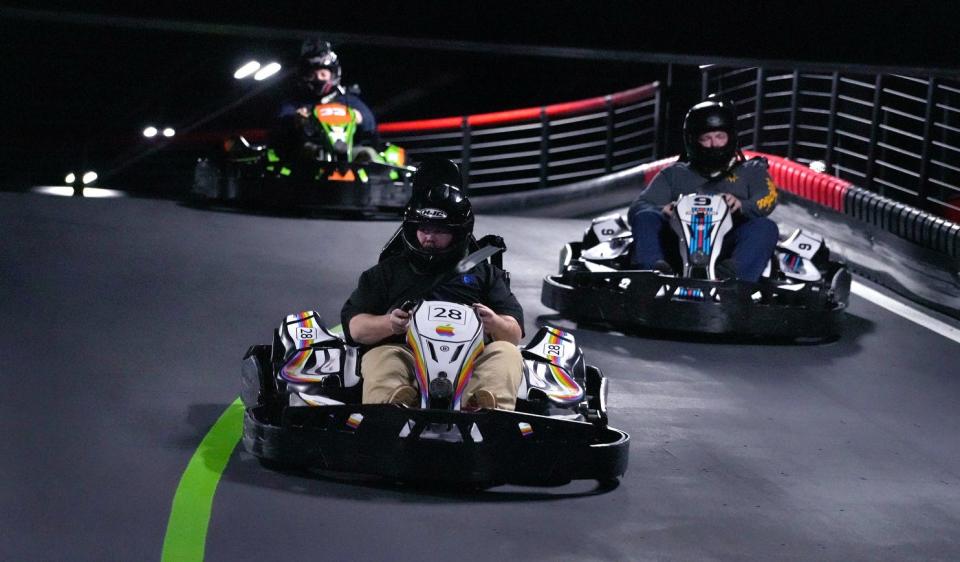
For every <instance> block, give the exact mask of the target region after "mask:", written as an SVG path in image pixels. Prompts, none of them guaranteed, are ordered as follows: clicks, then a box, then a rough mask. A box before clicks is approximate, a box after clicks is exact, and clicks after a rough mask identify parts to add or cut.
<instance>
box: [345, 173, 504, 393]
mask: <svg viewBox="0 0 960 562" xmlns="http://www.w3.org/2000/svg"><path fill="white" fill-rule="evenodd" d="M450 165H451V166H453V165H452V164H450ZM453 168H454V169H455V166H453ZM423 170H424V168H423V167H421V171H423ZM418 175H420V176H421V177H420V178H419V179H420V180H421V181H420V182H419V184H418V182H417V181H416V180H417V179H418V178H416V177H415V178H414V185H415V186H416V188H417V189H416V192H415V194H414V196H413V197H411V199H410V202H409V203H408V205H407V208H406V210H405V212H404V218H403V226H402V228H401V229H402V233H401V237H402V238H403V245H404V248H403V251H402V252H401V253H400V254H398V255H394V256H392V257H388V258H386V259H383V260H382V261H381V262H380V263H378V264H377V265H375V266H373V267H371V268H370V269H368V270H366V271H364V272H363V274H362V275H361V276H360V282H359V284H358V286H357V288H356V289H355V290H354V291H353V294H351V295H350V298H349V299H348V300H347V302H346V304H344V305H343V310H342V312H341V320H342V323H343V327H344V335H345V336H346V337H347V341H349V342H351V343H356V344H361V345H362V346H363V347H364V349H365V353H364V355H363V358H362V360H361V364H360V372H361V375H362V377H363V403H365V404H371V403H372V404H381V403H397V404H405V405H407V406H415V405H418V404H419V399H420V398H419V397H420V393H419V391H417V390H416V389H415V388H414V386H413V384H414V370H413V369H414V366H413V360H414V358H413V354H412V353H411V352H410V349H409V348H408V347H407V346H406V345H405V343H404V341H405V339H404V334H405V333H406V330H407V326H408V324H409V323H410V317H411V314H410V313H408V312H404V311H403V310H401V309H400V308H398V307H399V306H400V305H401V304H402V303H404V301H406V300H408V299H418V298H423V299H427V300H442V301H448V302H455V303H459V304H464V305H471V306H473V308H474V310H476V312H477V314H478V315H479V317H480V321H481V322H482V323H483V331H484V334H485V336H486V338H487V340H488V341H490V340H492V342H490V343H488V344H487V345H486V346H485V347H484V349H483V352H482V353H481V354H480V356H479V357H478V358H477V361H476V364H475V366H474V371H473V377H472V378H471V379H470V382H469V383H468V385H467V388H466V391H465V395H464V396H465V400H466V401H465V404H466V407H468V408H501V409H504V410H513V409H514V406H515V404H516V399H517V389H518V388H519V386H520V381H521V377H522V375H523V371H522V369H523V367H522V365H523V360H522V358H521V355H520V351H519V349H518V348H517V344H518V343H519V342H520V338H521V337H522V336H523V330H522V328H521V326H523V309H522V308H521V307H520V303H519V302H518V301H517V298H516V297H515V296H514V295H513V293H511V292H510V289H509V287H508V285H507V280H506V276H505V274H504V272H503V271H502V270H501V269H499V268H497V267H495V266H493V265H491V264H489V263H487V262H483V263H481V264H479V265H477V266H476V267H474V268H473V269H471V270H469V271H467V272H466V273H463V274H454V270H455V269H454V268H455V267H456V264H457V262H458V261H460V260H461V259H462V258H463V257H465V256H466V254H467V249H468V247H469V242H470V240H471V239H472V234H473V211H472V209H471V206H470V201H469V200H467V198H466V196H465V195H464V194H463V193H462V192H461V190H460V188H459V178H457V179H454V180H451V178H447V181H452V183H456V184H457V185H453V184H452V183H448V182H447V181H444V180H443V179H441V178H434V179H425V178H424V176H426V175H427V174H422V175H421V174H419V173H418ZM457 176H459V171H457ZM438 280H440V282H439V284H438V285H436V286H435V287H434V288H433V289H431V290H430V292H429V293H428V294H422V292H423V291H425V290H427V288H428V287H431V286H434V285H435V283H436V282H437V281H438Z"/></svg>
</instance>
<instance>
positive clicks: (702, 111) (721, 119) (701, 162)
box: [683, 94, 739, 174]
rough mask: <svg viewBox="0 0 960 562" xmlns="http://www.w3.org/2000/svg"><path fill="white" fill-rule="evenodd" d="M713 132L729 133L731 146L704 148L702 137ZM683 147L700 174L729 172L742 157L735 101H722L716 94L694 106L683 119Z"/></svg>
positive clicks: (728, 142) (691, 163) (729, 144)
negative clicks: (733, 163) (738, 157)
mask: <svg viewBox="0 0 960 562" xmlns="http://www.w3.org/2000/svg"><path fill="white" fill-rule="evenodd" d="M710 131H724V132H725V133H727V136H728V138H729V140H728V141H727V144H726V145H724V146H720V147H705V146H702V145H701V144H700V141H699V138H700V135H702V134H704V133H707V132H710ZM683 148H684V150H685V151H686V155H687V159H688V160H689V161H690V165H691V166H692V167H693V168H695V169H696V170H697V171H699V172H701V173H705V174H714V173H716V172H722V171H725V170H726V169H727V167H728V166H729V165H730V162H731V161H732V160H733V158H734V157H736V156H738V155H739V140H738V138H737V112H736V110H735V109H734V107H733V102H730V101H723V100H720V99H719V98H717V97H716V95H715V94H712V95H710V97H708V98H707V99H706V100H705V101H702V102H700V103H698V104H697V105H695V106H693V107H691V108H690V111H688V112H687V116H686V117H684V118H683Z"/></svg>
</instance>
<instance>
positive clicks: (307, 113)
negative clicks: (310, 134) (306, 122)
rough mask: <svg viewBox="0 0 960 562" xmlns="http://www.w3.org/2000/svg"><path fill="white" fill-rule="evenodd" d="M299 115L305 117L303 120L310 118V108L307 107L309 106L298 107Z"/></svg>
mask: <svg viewBox="0 0 960 562" xmlns="http://www.w3.org/2000/svg"><path fill="white" fill-rule="evenodd" d="M297 115H299V116H300V117H303V118H307V117H310V108H309V107H307V106H303V107H298V108H297Z"/></svg>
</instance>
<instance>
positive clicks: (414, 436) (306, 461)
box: [243, 404, 630, 485]
mask: <svg viewBox="0 0 960 562" xmlns="http://www.w3.org/2000/svg"><path fill="white" fill-rule="evenodd" d="M279 417H281V418H282V419H280V420H269V418H270V415H269V409H268V408H267V407H265V406H258V407H255V408H249V409H248V410H247V412H246V415H245V417H244V424H243V445H244V448H245V449H246V450H247V451H248V452H250V453H251V454H253V455H255V456H257V457H259V458H261V459H264V460H267V461H270V462H271V463H273V464H276V465H279V466H288V467H300V468H316V469H324V470H331V471H340V472H352V473H361V474H372V475H380V476H384V477H388V478H395V479H397V480H405V481H424V482H436V483H462V484H474V485H495V484H503V483H512V484H528V485H559V484H564V483H567V482H569V481H570V480H576V479H597V480H601V481H605V480H610V479H614V478H617V477H619V476H622V475H623V473H624V472H625V471H626V469H627V460H628V451H629V441H630V436H629V435H627V434H626V433H624V432H623V431H620V430H618V429H614V428H612V427H604V426H600V425H595V424H591V423H586V422H580V421H571V420H564V419H557V418H551V417H547V416H538V415H534V414H525V413H519V412H509V411H504V410H480V411H477V412H451V411H445V410H420V409H412V408H402V407H399V406H395V405H388V404H383V405H371V404H366V405H344V406H321V407H288V408H285V409H283V411H282V414H281V415H280V416H279ZM437 429H439V430H440V431H439V432H438V431H436V430H437ZM438 433H439V437H438Z"/></svg>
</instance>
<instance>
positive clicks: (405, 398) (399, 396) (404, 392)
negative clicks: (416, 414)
mask: <svg viewBox="0 0 960 562" xmlns="http://www.w3.org/2000/svg"><path fill="white" fill-rule="evenodd" d="M419 403H420V393H419V392H417V389H415V388H413V387H412V386H408V385H403V386H401V387H399V388H397V389H396V390H394V391H393V393H392V394H390V398H388V399H387V404H402V405H404V406H408V407H410V408H412V407H414V406H417V405H419Z"/></svg>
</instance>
